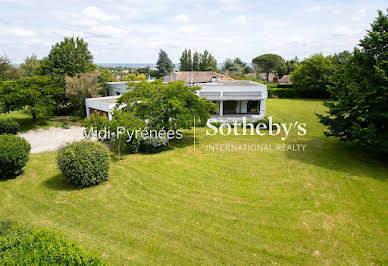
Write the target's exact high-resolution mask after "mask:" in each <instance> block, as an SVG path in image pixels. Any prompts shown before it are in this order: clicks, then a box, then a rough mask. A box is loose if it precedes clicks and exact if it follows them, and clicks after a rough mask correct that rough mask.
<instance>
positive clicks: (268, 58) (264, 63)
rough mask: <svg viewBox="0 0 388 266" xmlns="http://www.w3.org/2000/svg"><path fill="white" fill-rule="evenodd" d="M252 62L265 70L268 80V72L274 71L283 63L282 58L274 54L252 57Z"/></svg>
mask: <svg viewBox="0 0 388 266" xmlns="http://www.w3.org/2000/svg"><path fill="white" fill-rule="evenodd" d="M252 63H253V64H255V65H256V66H257V67H258V68H259V69H261V70H262V71H264V72H265V74H266V77H267V82H268V81H269V73H271V72H274V71H275V72H276V71H277V70H278V68H279V67H280V66H282V65H283V64H284V59H283V58H282V57H281V56H279V55H276V54H263V55H260V56H258V57H255V58H253V60H252Z"/></svg>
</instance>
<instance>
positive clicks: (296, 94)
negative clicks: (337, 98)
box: [268, 88, 330, 99]
mask: <svg viewBox="0 0 388 266" xmlns="http://www.w3.org/2000/svg"><path fill="white" fill-rule="evenodd" d="M276 97H278V98H315V99H328V98H329V97H330V94H329V92H328V91H326V90H325V91H322V90H311V89H308V90H297V89H291V88H289V89H280V88H271V89H268V98H276Z"/></svg>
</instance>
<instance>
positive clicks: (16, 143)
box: [0, 134, 31, 179]
mask: <svg viewBox="0 0 388 266" xmlns="http://www.w3.org/2000/svg"><path fill="white" fill-rule="evenodd" d="M30 150H31V146H30V144H29V143H28V142H27V141H26V140H25V139H24V138H22V137H18V136H15V135H5V134H4V135H0V179H8V178H14V177H16V176H17V175H18V174H20V173H21V171H22V169H23V167H24V166H25V165H26V163H27V161H28V156H29V153H30Z"/></svg>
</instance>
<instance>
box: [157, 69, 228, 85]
mask: <svg viewBox="0 0 388 266" xmlns="http://www.w3.org/2000/svg"><path fill="white" fill-rule="evenodd" d="M177 80H181V81H183V82H184V83H185V84H186V85H190V84H194V83H208V82H219V81H222V80H229V78H228V77H227V76H225V75H222V74H220V73H217V72H214V71H177V72H174V73H171V74H168V75H166V76H164V77H163V81H164V82H172V81H177Z"/></svg>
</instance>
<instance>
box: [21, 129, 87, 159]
mask: <svg viewBox="0 0 388 266" xmlns="http://www.w3.org/2000/svg"><path fill="white" fill-rule="evenodd" d="M18 135H19V136H21V137H24V138H25V139H26V140H27V141H28V142H29V143H30V144H31V153H40V152H47V151H55V150H56V149H57V148H58V147H59V146H61V145H62V144H64V143H66V142H72V141H74V140H81V139H83V131H82V128H81V127H78V126H71V127H70V128H68V129H65V128H59V127H52V128H50V129H34V130H30V131H28V132H26V133H19V134H18Z"/></svg>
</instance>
